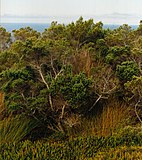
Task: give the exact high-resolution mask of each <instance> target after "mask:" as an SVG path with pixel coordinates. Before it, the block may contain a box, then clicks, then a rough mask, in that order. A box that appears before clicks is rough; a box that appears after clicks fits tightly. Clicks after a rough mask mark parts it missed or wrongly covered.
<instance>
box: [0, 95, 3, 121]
mask: <svg viewBox="0 0 142 160" xmlns="http://www.w3.org/2000/svg"><path fill="white" fill-rule="evenodd" d="M3 110H4V96H3V94H2V93H1V92H0V119H1V118H2V112H3Z"/></svg>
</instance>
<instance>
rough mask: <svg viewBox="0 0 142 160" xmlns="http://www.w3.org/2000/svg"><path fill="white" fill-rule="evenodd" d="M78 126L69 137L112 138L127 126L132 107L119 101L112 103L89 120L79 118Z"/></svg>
mask: <svg viewBox="0 0 142 160" xmlns="http://www.w3.org/2000/svg"><path fill="white" fill-rule="evenodd" d="M77 120H78V121H77V123H76V126H75V127H74V128H70V132H69V136H71V137H76V136H78V135H81V136H85V137H86V136H104V137H107V136H110V135H113V134H114V133H116V132H117V131H118V130H119V129H121V128H123V127H124V126H127V125H128V124H129V120H130V107H129V106H127V105H126V104H125V103H120V102H119V101H115V100H114V101H111V102H110V103H108V104H106V106H104V107H103V109H102V112H101V114H100V113H99V114H98V115H96V116H94V117H89V118H80V119H79V118H78V119H77Z"/></svg>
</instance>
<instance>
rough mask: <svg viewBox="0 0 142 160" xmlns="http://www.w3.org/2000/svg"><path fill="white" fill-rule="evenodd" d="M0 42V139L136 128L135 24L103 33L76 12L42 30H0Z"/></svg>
mask: <svg viewBox="0 0 142 160" xmlns="http://www.w3.org/2000/svg"><path fill="white" fill-rule="evenodd" d="M0 43H1V45H0V91H1V97H0V138H1V142H7V141H8V142H10V141H11V142H15V141H16V142H19V141H21V140H25V139H29V140H37V139H43V138H48V139H50V137H54V138H55V137H58V138H59V139H62V136H63V137H64V138H67V139H68V138H69V139H70V138H73V137H77V136H81V137H86V136H103V137H106V136H110V135H113V134H115V133H117V132H118V131H120V130H121V128H124V127H125V126H127V125H132V126H134V125H135V126H137V125H140V126H141V125H142V108H141V107H142V24H141V23H140V25H139V27H138V28H137V29H136V30H133V29H132V28H131V27H130V26H128V25H126V24H124V25H122V26H120V27H119V28H117V29H114V30H110V29H103V24H102V23H101V22H99V23H94V22H93V20H92V19H90V20H87V21H84V20H83V18H82V17H81V18H79V19H78V20H77V21H76V22H75V23H74V22H72V23H70V24H68V25H64V24H58V23H57V22H52V24H51V26H50V28H48V29H45V31H44V32H43V33H39V32H37V31H35V30H34V29H32V28H30V27H26V28H21V29H19V30H14V31H13V32H12V33H8V32H7V31H6V29H4V28H3V27H0ZM58 138H57V139H58ZM55 139H56V138H55ZM59 139H58V140H59ZM25 143H26V142H25ZM61 146H62V145H61ZM63 147H64V146H63ZM5 154H6V153H5ZM102 156H103V155H102Z"/></svg>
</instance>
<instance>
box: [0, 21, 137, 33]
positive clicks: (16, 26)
mask: <svg viewBox="0 0 142 160" xmlns="http://www.w3.org/2000/svg"><path fill="white" fill-rule="evenodd" d="M0 26H2V27H4V28H5V29H6V30H7V31H8V32H12V30H14V29H16V30H17V29H20V28H24V27H28V26H29V27H31V28H33V29H35V30H37V31H38V32H43V31H44V30H45V29H46V28H49V27H50V24H49V23H1V24H0ZM119 26H120V25H113V24H104V26H103V27H104V28H105V29H107V28H109V29H116V28H118V27H119ZM130 26H131V27H132V29H136V28H137V27H138V25H130Z"/></svg>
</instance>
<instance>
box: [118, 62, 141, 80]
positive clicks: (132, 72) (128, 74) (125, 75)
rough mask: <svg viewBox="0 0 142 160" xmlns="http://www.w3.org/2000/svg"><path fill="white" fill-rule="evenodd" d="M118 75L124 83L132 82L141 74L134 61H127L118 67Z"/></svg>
mask: <svg viewBox="0 0 142 160" xmlns="http://www.w3.org/2000/svg"><path fill="white" fill-rule="evenodd" d="M116 74H117V76H118V78H119V79H120V80H122V81H130V80H132V78H133V76H137V75H138V74H139V68H138V66H137V64H136V63H135V62H133V61H125V62H122V63H121V64H120V65H117V67H116Z"/></svg>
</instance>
